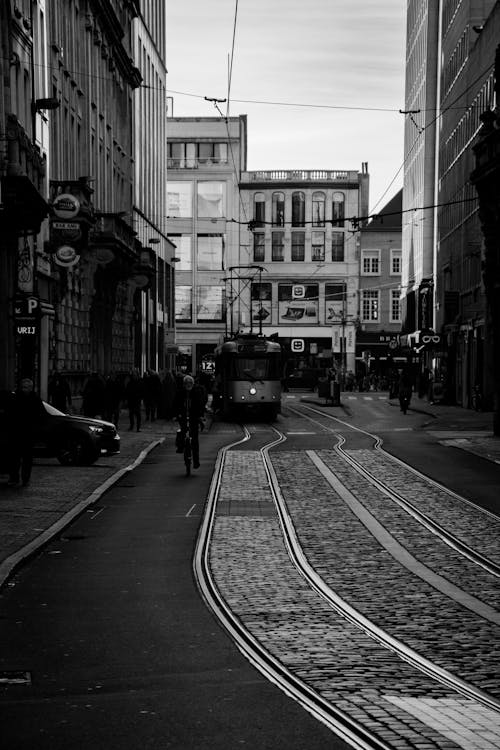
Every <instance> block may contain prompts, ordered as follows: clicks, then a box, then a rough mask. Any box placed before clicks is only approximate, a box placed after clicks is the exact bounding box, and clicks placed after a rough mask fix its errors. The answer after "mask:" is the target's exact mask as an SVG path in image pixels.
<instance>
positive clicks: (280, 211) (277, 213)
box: [273, 193, 285, 227]
mask: <svg viewBox="0 0 500 750" xmlns="http://www.w3.org/2000/svg"><path fill="white" fill-rule="evenodd" d="M273 226H275V227H284V226H285V194H284V193H273Z"/></svg>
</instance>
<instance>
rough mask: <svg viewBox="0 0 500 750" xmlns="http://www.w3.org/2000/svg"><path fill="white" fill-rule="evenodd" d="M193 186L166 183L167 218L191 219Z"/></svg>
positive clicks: (184, 183)
mask: <svg viewBox="0 0 500 750" xmlns="http://www.w3.org/2000/svg"><path fill="white" fill-rule="evenodd" d="M192 205H193V184H192V183H191V182H168V183H167V216H168V218H181V219H186V218H191V216H192V215H193V211H192Z"/></svg>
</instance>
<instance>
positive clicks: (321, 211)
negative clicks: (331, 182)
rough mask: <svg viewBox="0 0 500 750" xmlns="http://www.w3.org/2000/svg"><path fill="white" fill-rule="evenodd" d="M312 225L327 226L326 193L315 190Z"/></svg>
mask: <svg viewBox="0 0 500 750" xmlns="http://www.w3.org/2000/svg"><path fill="white" fill-rule="evenodd" d="M312 225H313V227H324V226H325V194H324V193H320V192H315V193H313V195H312Z"/></svg>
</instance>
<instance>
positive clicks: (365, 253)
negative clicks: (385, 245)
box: [361, 250, 380, 276]
mask: <svg viewBox="0 0 500 750" xmlns="http://www.w3.org/2000/svg"><path fill="white" fill-rule="evenodd" d="M379 274H380V250H362V251H361V275H362V276H378V275H379Z"/></svg>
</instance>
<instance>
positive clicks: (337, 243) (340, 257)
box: [332, 232, 345, 263]
mask: <svg viewBox="0 0 500 750" xmlns="http://www.w3.org/2000/svg"><path fill="white" fill-rule="evenodd" d="M344 242H345V235H344V232H332V262H333V263H343V262H344Z"/></svg>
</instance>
